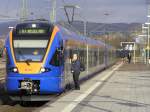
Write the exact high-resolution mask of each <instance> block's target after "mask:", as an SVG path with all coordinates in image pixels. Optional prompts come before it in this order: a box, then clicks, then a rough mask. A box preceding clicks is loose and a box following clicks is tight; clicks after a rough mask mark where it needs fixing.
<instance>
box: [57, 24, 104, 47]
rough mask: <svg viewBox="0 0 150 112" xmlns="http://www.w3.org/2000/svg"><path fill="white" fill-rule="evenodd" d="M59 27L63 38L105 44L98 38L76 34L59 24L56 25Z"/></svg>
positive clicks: (92, 43)
mask: <svg viewBox="0 0 150 112" xmlns="http://www.w3.org/2000/svg"><path fill="white" fill-rule="evenodd" d="M57 26H58V27H59V30H60V32H61V34H62V35H63V36H62V37H63V39H73V40H78V41H81V42H85V43H88V44H91V45H97V46H98V45H105V44H104V43H103V42H102V41H99V40H94V39H92V38H89V37H85V36H83V35H80V34H77V33H75V32H73V31H70V30H68V29H67V28H65V27H62V26H61V25H57Z"/></svg>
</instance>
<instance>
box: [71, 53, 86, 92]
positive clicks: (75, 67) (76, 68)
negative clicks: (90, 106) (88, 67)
mask: <svg viewBox="0 0 150 112" xmlns="http://www.w3.org/2000/svg"><path fill="white" fill-rule="evenodd" d="M82 69H84V67H83V65H82V64H81V62H80V61H79V59H78V55H77V54H76V53H75V54H73V58H72V63H71V73H72V74H73V80H74V84H75V89H76V90H80V84H79V75H80V72H81V71H82Z"/></svg>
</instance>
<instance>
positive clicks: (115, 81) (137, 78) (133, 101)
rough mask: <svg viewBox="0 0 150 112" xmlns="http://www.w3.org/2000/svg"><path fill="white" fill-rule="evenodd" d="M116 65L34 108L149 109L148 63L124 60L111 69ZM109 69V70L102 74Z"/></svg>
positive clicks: (43, 111)
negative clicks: (91, 89) (96, 84)
mask: <svg viewBox="0 0 150 112" xmlns="http://www.w3.org/2000/svg"><path fill="white" fill-rule="evenodd" d="M116 66H118V65H115V66H113V67H111V68H109V69H108V70H105V71H104V72H102V73H100V74H99V75H97V76H96V77H94V78H93V79H91V80H89V81H87V82H85V83H84V84H82V85H81V90H80V91H75V90H72V91H70V92H69V93H67V94H65V95H64V96H61V97H60V98H59V99H58V100H57V101H50V102H48V103H47V104H46V105H44V106H43V107H41V108H38V109H37V110H35V111H40V112H50V111H51V112H58V111H59V112H61V111H62V112H64V111H65V112H69V110H71V111H70V112H150V66H147V65H145V64H142V63H136V64H133V63H132V64H127V63H126V64H122V65H121V67H119V68H118V69H115V70H114V68H115V67H116ZM112 70H114V72H111V71H112ZM109 73H112V74H111V75H110V76H109V77H108V78H104V77H106V75H107V74H109ZM103 79H106V80H103ZM97 82H99V83H100V85H99V86H98V87H96V89H93V91H92V92H91V93H90V94H87V93H88V92H89V88H91V87H92V86H95V83H97ZM87 91H88V92H87ZM84 95H87V96H86V97H84ZM80 99H82V100H80ZM70 108H71V109H70ZM67 109H68V110H67Z"/></svg>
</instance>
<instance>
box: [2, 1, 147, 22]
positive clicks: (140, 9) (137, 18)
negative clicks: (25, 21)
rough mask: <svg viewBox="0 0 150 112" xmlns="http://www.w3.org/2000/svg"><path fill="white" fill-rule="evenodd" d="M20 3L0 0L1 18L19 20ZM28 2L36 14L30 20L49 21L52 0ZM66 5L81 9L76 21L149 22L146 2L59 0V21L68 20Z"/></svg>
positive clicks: (30, 9)
mask: <svg viewBox="0 0 150 112" xmlns="http://www.w3.org/2000/svg"><path fill="white" fill-rule="evenodd" d="M20 1H21V0H0V17H1V15H4V16H9V17H10V18H18V16H19V15H20V10H21V5H20V4H21V2H20ZM26 1H27V2H28V11H29V12H30V13H31V12H32V13H33V14H34V15H32V16H30V17H29V18H41V17H43V18H48V19H49V13H50V10H51V2H50V1H51V0H26ZM64 4H74V5H78V6H79V7H80V8H79V9H76V11H75V20H83V19H86V21H91V22H97V23H121V22H122V23H132V22H140V23H144V22H146V21H147V18H146V15H147V7H148V6H147V4H146V0H57V10H56V13H57V16H56V19H57V21H59V20H66V16H65V13H64V11H63V10H62V8H61V7H62V6H63V5H64ZM106 13H107V14H108V15H107V16H106V15H105V14H106ZM0 20H2V19H0Z"/></svg>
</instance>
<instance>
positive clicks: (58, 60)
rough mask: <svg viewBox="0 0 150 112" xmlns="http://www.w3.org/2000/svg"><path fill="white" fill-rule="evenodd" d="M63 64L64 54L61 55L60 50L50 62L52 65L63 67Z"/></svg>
mask: <svg viewBox="0 0 150 112" xmlns="http://www.w3.org/2000/svg"><path fill="white" fill-rule="evenodd" d="M62 64H63V53H61V51H59V50H56V51H55V53H54V55H53V57H52V59H51V61H50V65H53V66H61V65H62Z"/></svg>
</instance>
